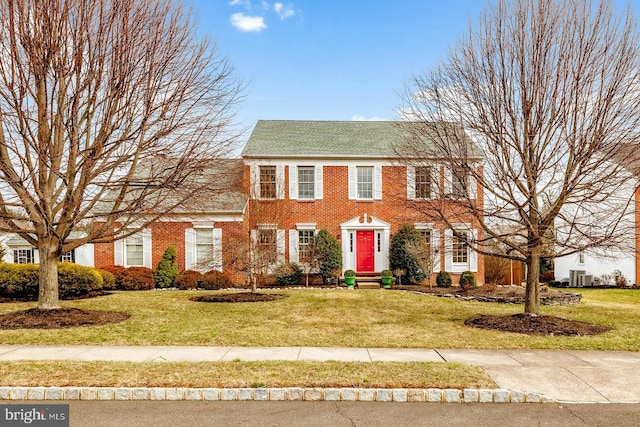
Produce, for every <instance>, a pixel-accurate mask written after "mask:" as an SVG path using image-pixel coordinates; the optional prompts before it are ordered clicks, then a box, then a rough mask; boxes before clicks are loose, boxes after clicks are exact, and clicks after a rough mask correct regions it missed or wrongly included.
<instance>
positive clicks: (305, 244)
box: [298, 230, 314, 262]
mask: <svg viewBox="0 0 640 427" xmlns="http://www.w3.org/2000/svg"><path fill="white" fill-rule="evenodd" d="M313 235H314V230H299V231H298V260H299V261H300V262H309V261H310V260H311V239H312V238H313Z"/></svg>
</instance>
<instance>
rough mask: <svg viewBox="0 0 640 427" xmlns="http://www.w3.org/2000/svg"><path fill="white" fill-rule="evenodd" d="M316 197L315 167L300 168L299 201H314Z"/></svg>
mask: <svg viewBox="0 0 640 427" xmlns="http://www.w3.org/2000/svg"><path fill="white" fill-rule="evenodd" d="M314 197H315V168H314V167H313V166H298V199H313V198H314Z"/></svg>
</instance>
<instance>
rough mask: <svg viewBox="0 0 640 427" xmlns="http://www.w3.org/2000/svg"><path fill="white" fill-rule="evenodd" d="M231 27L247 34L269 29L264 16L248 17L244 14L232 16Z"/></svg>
mask: <svg viewBox="0 0 640 427" xmlns="http://www.w3.org/2000/svg"><path fill="white" fill-rule="evenodd" d="M231 25H233V26H234V27H236V28H237V29H239V30H240V31H246V32H250V31H255V32H260V31H262V30H264V29H265V28H267V24H265V23H264V18H263V17H262V16H247V15H245V14H244V13H234V14H233V15H231Z"/></svg>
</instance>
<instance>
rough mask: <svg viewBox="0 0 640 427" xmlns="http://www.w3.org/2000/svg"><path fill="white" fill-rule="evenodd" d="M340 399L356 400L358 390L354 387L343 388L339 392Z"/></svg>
mask: <svg viewBox="0 0 640 427" xmlns="http://www.w3.org/2000/svg"><path fill="white" fill-rule="evenodd" d="M340 394H341V395H342V400H346V401H355V400H358V390H356V389H355V388H343V389H342V390H341V392H340Z"/></svg>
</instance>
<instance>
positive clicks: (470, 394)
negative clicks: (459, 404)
mask: <svg viewBox="0 0 640 427" xmlns="http://www.w3.org/2000/svg"><path fill="white" fill-rule="evenodd" d="M462 395H463V399H464V403H476V402H478V401H480V393H479V392H478V389H475V388H465V389H464V390H463V391H462Z"/></svg>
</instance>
